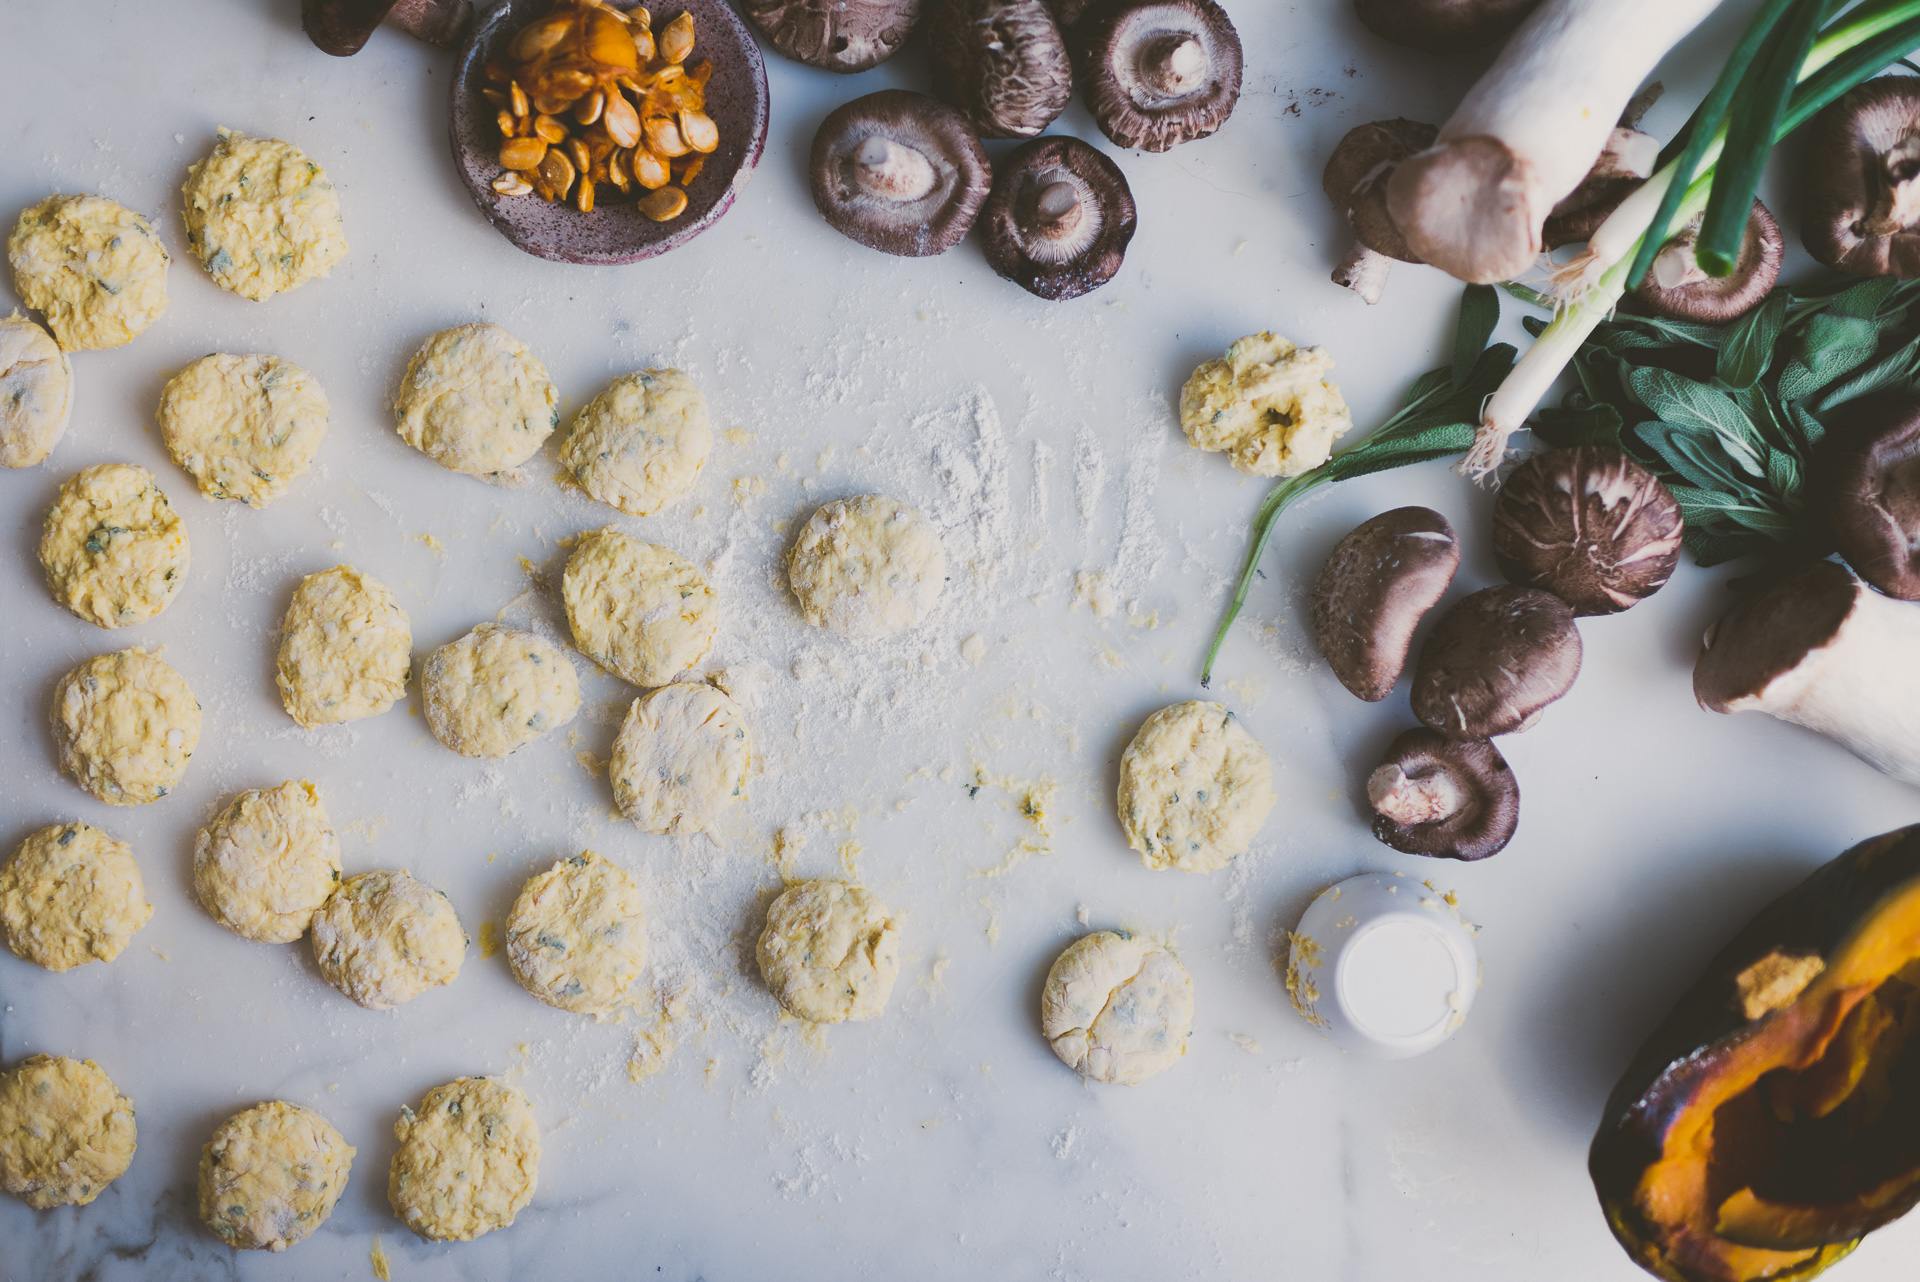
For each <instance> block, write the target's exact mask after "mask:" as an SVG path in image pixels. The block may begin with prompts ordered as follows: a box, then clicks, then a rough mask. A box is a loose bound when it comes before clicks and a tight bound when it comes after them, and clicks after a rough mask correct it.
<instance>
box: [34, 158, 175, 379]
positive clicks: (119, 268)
mask: <svg viewBox="0 0 1920 1282" xmlns="http://www.w3.org/2000/svg"><path fill="white" fill-rule="evenodd" d="M7 258H8V261H10V262H11V263H12V264H13V291H14V293H16V294H18V295H20V301H21V302H23V303H25V304H26V305H27V306H28V307H31V308H33V309H34V310H35V311H37V312H39V313H41V314H42V315H43V316H45V317H46V318H47V328H48V329H50V330H52V331H53V337H54V339H55V341H57V342H58V343H59V344H60V346H61V347H63V348H64V349H66V350H67V351H69V352H73V351H79V350H80V349H82V348H98V347H118V346H120V345H121V344H122V343H127V342H131V341H132V340H133V339H134V338H135V337H137V336H138V335H139V333H140V332H141V331H142V330H144V329H145V328H146V327H147V326H149V325H151V324H153V322H154V321H156V320H158V319H159V317H160V313H161V312H164V311H166V310H167V250H166V247H165V246H164V245H162V244H161V243H160V238H159V237H158V236H156V235H154V234H153V228H152V227H150V226H148V225H147V220H146V219H144V218H142V217H141V216H140V215H139V214H136V213H134V212H133V211H132V210H131V209H128V208H127V207H126V206H125V205H121V204H117V203H115V202H114V201H111V200H108V199H107V198H106V197H105V196H49V197H47V198H46V199H45V200H43V201H41V202H40V203H39V204H37V205H35V206H34V207H33V208H32V209H29V210H27V211H26V212H25V213H23V214H21V215H20V221H19V222H18V223H15V224H14V228H13V235H12V236H10V237H8V239H7Z"/></svg>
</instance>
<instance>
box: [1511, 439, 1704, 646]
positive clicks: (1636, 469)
mask: <svg viewBox="0 0 1920 1282" xmlns="http://www.w3.org/2000/svg"><path fill="white" fill-rule="evenodd" d="M1685 528H1686V523H1685V521H1683V520H1682V519H1681V514H1680V503H1679V501H1678V500H1677V499H1675V498H1674V497H1673V493H1672V491H1670V490H1668V489H1667V487H1666V486H1665V485H1664V484H1662V483H1661V481H1660V478H1659V477H1657V476H1655V475H1654V474H1653V473H1652V472H1649V471H1648V470H1647V469H1646V468H1644V467H1641V466H1640V465H1639V464H1638V463H1636V462H1634V461H1633V460H1632V459H1631V458H1628V457H1627V455H1626V453H1625V452H1624V451H1622V450H1618V449H1614V448H1612V447H1610V446H1604V445H1572V446H1567V447H1565V448H1562V449H1554V450H1547V451H1545V452H1544V453H1540V454H1536V455H1534V456H1533V457H1532V458H1530V459H1528V460H1527V461H1526V462H1524V463H1522V464H1521V465H1520V466H1519V467H1517V468H1515V469H1514V470H1513V473H1512V474H1511V475H1510V476H1508V477H1507V480H1506V482H1505V483H1504V484H1503V485H1501V487H1500V497H1499V498H1498V499H1496V500H1494V504H1493V557H1494V560H1495V561H1496V562H1498V563H1499V566H1500V569H1501V572H1502V573H1504V574H1505V575H1506V576H1507V577H1508V578H1509V579H1511V580H1513V581H1514V582H1515V583H1519V584H1524V585H1526V586H1528V587H1536V588H1545V589H1546V590H1547V591H1549V592H1551V593H1553V594H1554V595H1555V596H1557V597H1559V598H1560V599H1561V600H1562V601H1565V602H1566V603H1567V604H1568V605H1570V606H1572V607H1573V612H1574V613H1575V614H1578V615H1594V614H1617V613H1619V612H1620V611H1622V610H1625V609H1627V608H1628V607H1629V606H1632V605H1634V604H1636V603H1637V602H1639V601H1641V600H1642V599H1644V598H1646V597H1650V596H1652V595H1653V594H1654V593H1655V592H1658V591H1659V590H1660V589H1661V587H1662V586H1664V585H1665V583H1666V581H1667V579H1668V578H1669V577H1671V576H1672V574H1673V571H1674V567H1675V566H1677V565H1679V564H1680V536H1681V533H1682V532H1683V531H1684V529H1685Z"/></svg>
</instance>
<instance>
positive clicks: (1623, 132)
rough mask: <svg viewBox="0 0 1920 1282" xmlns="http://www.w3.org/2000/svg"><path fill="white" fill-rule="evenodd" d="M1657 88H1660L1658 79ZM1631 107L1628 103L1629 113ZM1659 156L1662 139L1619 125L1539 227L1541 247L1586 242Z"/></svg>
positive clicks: (1648, 172) (1550, 249)
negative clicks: (1588, 166) (1573, 186)
mask: <svg viewBox="0 0 1920 1282" xmlns="http://www.w3.org/2000/svg"><path fill="white" fill-rule="evenodd" d="M1654 88H1655V89H1658V88H1659V86H1658V84H1657V83H1656V85H1655V86H1654ZM1656 96H1657V95H1656ZM1632 110H1633V108H1632V107H1631V106H1629V108H1628V111H1629V113H1631V112H1632ZM1659 159H1660V140H1659V139H1657V138H1655V137H1654V136H1653V135H1651V134H1645V133H1641V132H1640V131H1639V130H1638V129H1634V128H1632V127H1631V126H1628V125H1619V126H1616V127H1615V129H1614V131H1613V133H1612V134H1610V135H1608V137H1607V145H1606V147H1605V148H1604V149H1602V150H1601V152H1600V158H1599V159H1598V160H1596V161H1594V162H1593V168H1592V169H1589V170H1588V171H1587V176H1586V177H1585V178H1582V179H1581V180H1580V185H1579V186H1578V187H1575V188H1574V189H1573V190H1572V191H1570V192H1568V193H1567V194H1566V195H1565V196H1564V197H1562V198H1561V200H1560V203H1559V204H1557V205H1555V206H1554V207H1553V212H1552V213H1550V214H1548V215H1547V221H1546V223H1545V224H1544V225H1543V226H1542V227H1541V231H1540V244H1541V247H1542V248H1543V249H1546V250H1548V251H1552V250H1556V249H1559V248H1560V247H1561V246H1562V245H1579V244H1583V243H1585V242H1586V241H1587V240H1588V239H1590V238H1591V237H1592V235H1593V233H1594V232H1595V231H1596V230H1598V229H1599V227H1600V224H1601V223H1603V222H1605V221H1606V220H1607V216H1608V215H1609V214H1611V213H1612V212H1613V211H1614V210H1615V209H1617V208H1619V206H1620V202H1621V201H1623V200H1625V199H1626V198H1627V197H1628V196H1630V195H1632V194H1633V190H1634V188H1636V187H1638V186H1639V185H1640V184H1641V183H1643V182H1645V181H1646V180H1647V177H1648V175H1649V174H1651V173H1652V172H1653V168H1654V166H1655V165H1657V164H1658V163H1659Z"/></svg>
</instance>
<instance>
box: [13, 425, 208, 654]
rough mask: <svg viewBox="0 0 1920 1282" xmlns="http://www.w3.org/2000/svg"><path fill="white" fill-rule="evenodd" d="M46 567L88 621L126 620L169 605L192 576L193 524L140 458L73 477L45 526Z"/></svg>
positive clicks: (106, 624) (120, 623) (56, 594)
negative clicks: (141, 464) (190, 534)
mask: <svg viewBox="0 0 1920 1282" xmlns="http://www.w3.org/2000/svg"><path fill="white" fill-rule="evenodd" d="M39 553H40V568H41V569H43V570H45V571H46V575H47V590H48V591H49V592H51V593H53V599H54V600H56V601H58V602H59V603H60V604H61V605H64V606H66V607H67V609H69V610H71V611H73V612H74V613H75V614H77V615H79V616H80V617H81V618H83V619H85V620H86V621H87V622H88V623H92V624H95V625H97V626H99V627H102V628H124V627H127V626H129V625H131V624H135V623H143V622H145V621H146V620H148V619H151V618H152V617H153V616H154V615H156V614H158V613H160V611H162V610H164V609H166V608H167V606H168V605H169V604H170V603H171V602H172V601H173V598H174V597H175V596H177V595H179V592H180V588H181V586H182V585H183V584H185V583H186V581H187V565H188V562H189V559H190V558H189V550H188V547H187V527H186V526H185V525H183V524H181V522H180V514H179V513H178V512H175V511H174V510H173V504H171V503H169V502H168V501H167V496H166V495H165V494H162V493H161V492H160V487H159V486H157V485H155V484H154V483H153V473H151V472H149V471H147V469H146V468H144V467H137V466H135V465H134V464H132V463H99V464H96V465H94V466H93V467H89V468H86V469H84V470H83V471H80V472H77V473H75V474H74V475H73V476H72V477H70V478H68V480H67V483H66V484H65V485H62V486H61V487H60V492H59V493H58V494H57V495H55V496H54V500H53V505H52V506H51V507H49V508H48V509H47V515H46V519H45V520H44V521H43V522H42V523H41V527H40V548H39Z"/></svg>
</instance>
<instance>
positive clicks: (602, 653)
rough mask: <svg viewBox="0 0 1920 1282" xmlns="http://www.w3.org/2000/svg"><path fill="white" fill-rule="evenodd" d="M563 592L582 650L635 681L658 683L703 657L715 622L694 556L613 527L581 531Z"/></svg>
mask: <svg viewBox="0 0 1920 1282" xmlns="http://www.w3.org/2000/svg"><path fill="white" fill-rule="evenodd" d="M561 596H562V597H563V598H564V599H565V601H566V606H567V623H568V624H569V625H570V626H571V627H572V628H573V643H574V644H575V645H577V646H579V647H580V652H581V653H582V654H584V655H586V656H587V657H588V658H589V659H592V660H593V661H594V662H595V663H598V664H599V665H600V666H602V667H604V668H606V669H608V670H609V671H611V672H612V673H614V674H615V675H616V676H618V677H620V678H621V679H623V680H626V681H631V682H632V683H633V684H634V685H637V686H657V685H664V684H665V683H667V682H669V681H671V680H673V679H674V678H675V677H677V676H679V675H680V674H681V673H682V672H685V671H686V670H687V669H688V668H691V667H692V666H693V665H694V664H696V663H698V662H700V660H702V659H704V658H706V657H707V651H708V650H709V649H711V648H712V646H713V637H714V633H715V632H717V631H718V630H719V627H720V609H719V605H718V603H717V602H716V601H715V599H714V595H713V589H712V588H710V587H708V586H707V581H706V580H705V579H703V578H701V577H700V571H698V570H696V569H694V568H693V562H691V561H689V560H687V559H686V558H685V557H683V556H681V555H680V554H679V553H678V552H674V551H672V550H670V549H668V548H663V547H661V546H659V545H658V544H654V543H643V542H641V541H640V540H639V539H636V538H634V537H633V536H632V535H630V534H622V533H621V532H620V531H619V530H615V529H611V528H609V529H604V530H595V531H592V532H591V533H588V534H582V535H581V536H580V541H579V542H578V543H576V544H575V545H574V549H573V555H572V556H569V557H568V558H567V571H566V574H565V575H564V576H563V577H562V579H561Z"/></svg>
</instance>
